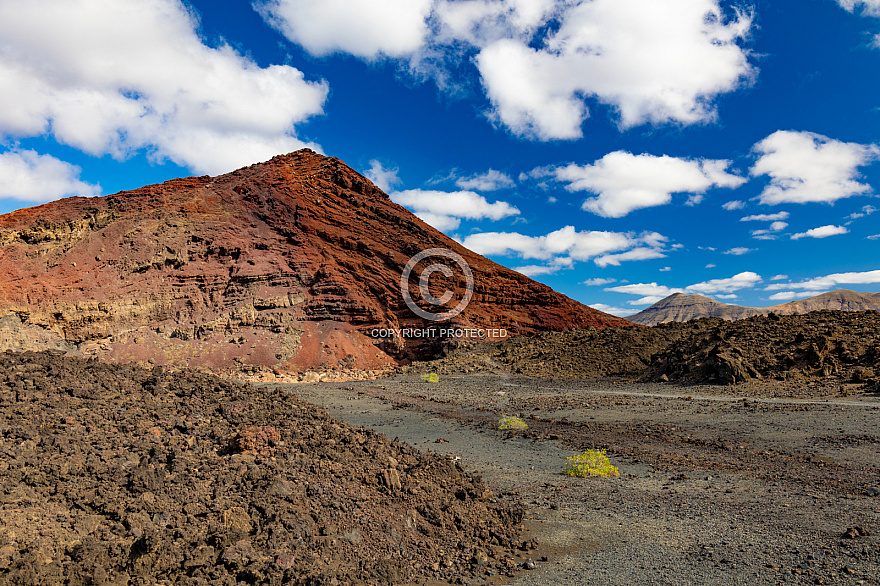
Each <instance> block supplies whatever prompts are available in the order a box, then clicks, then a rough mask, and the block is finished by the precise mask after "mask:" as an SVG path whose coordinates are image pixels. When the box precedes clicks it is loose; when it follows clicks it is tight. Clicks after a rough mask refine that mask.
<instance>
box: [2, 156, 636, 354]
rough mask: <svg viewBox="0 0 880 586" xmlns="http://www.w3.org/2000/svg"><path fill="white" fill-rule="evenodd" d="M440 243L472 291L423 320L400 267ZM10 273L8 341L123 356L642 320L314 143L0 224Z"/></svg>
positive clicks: (379, 349)
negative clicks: (411, 206)
mask: <svg viewBox="0 0 880 586" xmlns="http://www.w3.org/2000/svg"><path fill="white" fill-rule="evenodd" d="M430 248H445V249H449V250H452V251H454V252H456V253H457V254H459V255H461V257H463V258H464V259H465V260H466V262H467V264H468V265H469V266H470V268H471V270H472V272H473V296H472V299H471V301H470V303H469V305H468V306H467V308H466V309H465V310H464V312H463V313H461V314H460V315H458V316H456V317H455V318H453V319H452V320H450V321H449V322H443V323H435V322H430V321H426V320H425V319H423V318H421V317H419V316H417V315H415V314H414V313H413V312H412V310H410V308H409V307H407V305H406V303H405V302H404V299H403V295H402V294H401V272H402V270H403V269H404V267H405V266H406V264H407V262H408V261H409V259H410V258H411V257H412V256H413V255H415V254H417V253H419V252H421V251H423V250H426V249H430ZM450 266H452V268H455V266H454V265H450ZM0 274H2V281H0V316H4V315H5V316H6V317H5V318H3V320H5V321H3V323H0V348H4V347H6V348H9V347H13V348H17V349H21V348H26V347H29V345H28V340H37V341H39V342H40V344H42V346H39V347H48V346H52V347H59V348H68V349H75V350H76V351H77V352H80V353H82V354H85V355H87V356H97V357H99V358H102V359H107V360H112V361H120V362H122V361H133V360H143V361H152V362H153V363H155V364H178V365H183V364H188V365H195V366H206V367H212V368H225V367H230V366H238V367H243V368H245V369H247V366H248V365H249V366H251V367H266V368H273V369H280V370H285V371H303V370H306V369H319V368H328V369H329V368H367V369H369V368H381V367H384V366H388V365H392V364H394V363H395V362H400V361H401V360H405V359H407V358H412V357H419V358H424V357H430V356H432V355H435V354H436V353H437V352H438V351H439V348H440V345H441V341H440V340H436V339H420V338H400V337H393V338H391V339H386V340H380V339H377V338H376V337H375V336H374V335H373V333H374V332H373V330H374V329H376V328H390V329H396V330H399V329H401V328H426V327H438V328H439V327H444V326H446V327H448V326H449V325H450V323H454V324H457V325H460V326H469V327H474V328H505V329H506V330H507V331H509V332H510V333H511V334H513V335H516V334H529V333H533V332H538V331H542V330H563V329H569V328H580V327H586V326H595V327H607V326H622V325H631V324H629V322H627V321H625V320H622V319H620V318H616V317H613V316H610V315H607V314H604V313H601V312H598V311H596V310H593V309H591V308H589V307H586V306H584V305H582V304H580V303H578V302H576V301H573V300H571V299H569V298H567V297H565V296H564V295H561V294H559V293H556V292H554V291H553V290H551V289H550V288H548V287H546V286H544V285H541V284H540V283H537V282H535V281H532V280H531V279H529V278H527V277H525V276H523V275H520V274H519V273H516V272H514V271H511V270H509V269H506V268H504V267H502V266H500V265H498V264H496V263H494V262H492V261H490V260H488V259H486V258H484V257H482V256H479V255H477V254H475V253H473V252H471V251H469V250H467V249H465V248H463V247H462V246H461V245H459V244H458V243H457V242H455V241H453V240H452V239H450V238H448V237H447V236H445V235H443V234H441V233H440V232H438V231H437V230H435V229H434V228H432V227H430V226H428V225H427V224H425V223H424V222H422V221H421V220H419V219H418V218H416V217H415V216H414V215H413V214H411V213H410V212H409V211H407V210H406V209H404V208H403V207H401V206H399V205H397V204H395V203H393V202H391V200H390V199H389V198H388V196H387V195H386V194H384V193H383V192H382V191H380V190H379V189H378V188H377V187H376V186H375V185H373V184H372V183H371V182H370V181H369V180H367V179H366V178H364V177H363V176H361V175H360V174H358V173H357V172H355V171H354V170H352V169H351V168H349V167H348V166H346V165H345V164H344V163H342V162H341V161H339V160H338V159H334V158H327V157H324V156H321V155H318V154H316V153H314V152H312V151H309V150H301V151H297V152H294V153H291V154H288V155H283V156H278V157H275V158H273V159H272V160H271V161H268V162H266V163H261V164H257V165H252V166H250V167H246V168H244V169H239V170H237V171H234V172H232V173H228V174H226V175H222V176H219V177H191V178H188V179H176V180H173V181H168V182H166V183H162V184H160V185H151V186H148V187H143V188H140V189H136V190H134V191H127V192H121V193H117V194H114V195H110V196H107V197H100V198H79V197H75V198H69V199H65V200H61V201H56V202H53V203H49V204H46V205H42V206H39V207H35V208H29V209H24V210H19V211H16V212H13V213H11V214H6V215H3V216H0ZM456 275H458V276H456ZM456 275H453V276H452V277H451V278H447V277H444V276H443V275H442V274H440V273H439V272H435V274H434V275H433V276H432V278H431V279H430V280H429V283H430V290H431V291H432V293H434V292H436V295H437V296H439V295H440V294H441V293H442V291H443V290H445V289H451V290H452V289H456V288H457V287H458V288H463V282H464V277H463V276H462V275H461V271H460V270H459V273H457V274H456ZM438 278H439V279H440V280H439V281H438ZM443 279H446V281H445V287H444V282H441V281H442V280H443ZM410 289H411V290H412V291H418V280H417V279H416V280H414V281H413V283H412V284H411V286H410ZM459 297H460V296H459ZM454 301H455V300H453V301H452V302H451V304H454ZM19 322H20V323H19ZM4 324H5V325H4ZM47 337H49V338H51V340H50V341H48V342H47V341H46V338H47ZM35 343H36V342H35Z"/></svg>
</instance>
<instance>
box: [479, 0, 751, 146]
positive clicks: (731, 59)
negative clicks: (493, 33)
mask: <svg viewBox="0 0 880 586" xmlns="http://www.w3.org/2000/svg"><path fill="white" fill-rule="evenodd" d="M560 5H561V6H564V7H565V6H566V5H565V4H562V3H560ZM558 18H559V21H560V26H559V29H558V30H557V31H556V32H554V33H553V34H551V35H550V36H548V37H546V38H545V39H544V40H543V43H542V44H541V46H539V47H537V48H536V47H535V45H534V44H531V45H530V44H529V39H527V38H526V39H523V38H505V39H501V40H498V41H495V42H493V43H490V44H487V45H485V46H484V47H482V49H481V51H480V53H479V55H478V56H477V57H476V64H477V67H478V69H479V71H480V75H481V76H482V80H483V85H484V87H485V89H486V93H487V95H488V97H489V99H490V100H491V102H492V115H493V116H494V118H495V119H496V120H498V121H499V122H500V123H501V124H503V125H504V126H506V127H507V128H509V129H510V130H511V131H512V132H513V133H515V134H518V135H521V136H527V137H531V138H537V139H540V140H555V139H574V138H579V137H580V136H581V123H582V122H583V121H584V120H585V119H586V118H587V116H588V115H589V111H588V108H587V105H586V103H585V101H584V97H585V96H587V97H592V98H594V99H596V100H597V101H598V102H601V103H603V104H609V105H611V106H612V107H613V108H614V109H615V111H616V112H617V114H618V116H619V124H620V125H621V126H622V127H624V128H627V127H632V126H636V125H639V124H644V123H667V122H676V123H683V124H692V123H697V122H705V121H707V120H712V119H714V117H715V111H714V109H713V107H712V105H711V102H712V99H713V98H715V97H716V96H718V95H719V94H723V93H727V92H731V91H734V90H736V89H737V88H739V87H741V86H742V85H743V84H744V83H747V82H748V81H749V80H750V79H751V77H752V75H753V69H752V67H751V66H750V64H749V63H748V54H747V52H746V51H745V50H744V49H743V48H742V47H740V46H739V44H738V42H739V41H740V40H741V39H743V38H744V37H745V36H746V35H747V34H748V31H749V29H750V28H751V18H750V16H748V15H746V14H744V13H737V14H736V15H735V16H734V17H732V18H730V19H727V18H725V16H724V14H723V13H722V10H721V8H720V6H719V3H718V2H717V1H716V0H689V1H688V2H681V1H678V0H593V1H591V2H572V3H571V4H570V5H568V6H567V7H565V9H562V10H561V13H560V14H559V15H558Z"/></svg>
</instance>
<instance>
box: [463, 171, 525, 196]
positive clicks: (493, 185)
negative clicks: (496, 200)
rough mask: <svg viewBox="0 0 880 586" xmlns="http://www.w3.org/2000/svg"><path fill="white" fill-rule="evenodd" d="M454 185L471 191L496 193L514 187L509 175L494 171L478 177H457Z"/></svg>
mask: <svg viewBox="0 0 880 586" xmlns="http://www.w3.org/2000/svg"><path fill="white" fill-rule="evenodd" d="M455 184H456V185H457V186H458V187H460V188H461V189H473V190H475V191H496V190H498V189H509V188H511V187H514V186H515V185H516V183H514V182H513V179H511V178H510V176H509V175H507V174H506V173H502V172H501V171H496V170H495V169H489V170H488V171H486V172H485V173H480V174H478V175H471V176H469V177H459V178H458V179H456V181H455Z"/></svg>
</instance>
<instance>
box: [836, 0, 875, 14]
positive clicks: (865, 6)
mask: <svg viewBox="0 0 880 586" xmlns="http://www.w3.org/2000/svg"><path fill="white" fill-rule="evenodd" d="M837 3H838V4H840V6H841V7H843V8H844V9H845V10H847V11H849V12H855V11H856V10H857V9H861V10H862V14H865V15H867V16H880V0H837Z"/></svg>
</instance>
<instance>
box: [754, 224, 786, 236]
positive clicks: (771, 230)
mask: <svg viewBox="0 0 880 586" xmlns="http://www.w3.org/2000/svg"><path fill="white" fill-rule="evenodd" d="M786 228H788V224H787V223H786V222H773V223H771V224H770V226H769V227H767V228H766V229H763V230H752V232H751V234H752V238H757V239H758V240H775V239H776V237H777V236H778V235H779V232H781V231H783V230H785V229H786Z"/></svg>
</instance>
